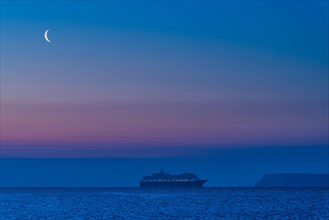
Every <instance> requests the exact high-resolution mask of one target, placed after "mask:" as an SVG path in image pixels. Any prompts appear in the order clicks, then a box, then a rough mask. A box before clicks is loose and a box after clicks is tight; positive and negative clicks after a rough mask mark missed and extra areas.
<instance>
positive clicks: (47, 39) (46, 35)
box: [44, 29, 51, 43]
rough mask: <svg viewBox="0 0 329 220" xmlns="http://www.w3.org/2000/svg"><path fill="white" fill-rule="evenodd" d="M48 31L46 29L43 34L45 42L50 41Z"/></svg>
mask: <svg viewBox="0 0 329 220" xmlns="http://www.w3.org/2000/svg"><path fill="white" fill-rule="evenodd" d="M48 31H49V29H48V30H46V32H45V34H44V36H45V40H46V41H47V42H49V43H51V41H50V40H49V38H48Z"/></svg>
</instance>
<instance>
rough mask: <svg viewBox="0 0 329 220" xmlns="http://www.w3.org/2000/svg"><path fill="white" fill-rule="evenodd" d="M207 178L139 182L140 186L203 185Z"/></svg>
mask: <svg viewBox="0 0 329 220" xmlns="http://www.w3.org/2000/svg"><path fill="white" fill-rule="evenodd" d="M205 182H207V180H196V181H187V182H178V181H176V182H174V181H173V182H150V181H141V182H139V186H140V187H203V184H204V183H205Z"/></svg>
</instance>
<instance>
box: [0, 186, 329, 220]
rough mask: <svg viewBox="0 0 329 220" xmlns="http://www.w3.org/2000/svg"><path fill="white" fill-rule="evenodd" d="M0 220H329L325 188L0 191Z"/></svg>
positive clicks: (327, 190) (328, 190) (12, 189)
mask: <svg viewBox="0 0 329 220" xmlns="http://www.w3.org/2000/svg"><path fill="white" fill-rule="evenodd" d="M0 201H1V209H0V217H1V219H329V188H203V189H140V188H1V198H0Z"/></svg>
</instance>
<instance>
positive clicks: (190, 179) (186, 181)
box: [139, 170, 207, 187]
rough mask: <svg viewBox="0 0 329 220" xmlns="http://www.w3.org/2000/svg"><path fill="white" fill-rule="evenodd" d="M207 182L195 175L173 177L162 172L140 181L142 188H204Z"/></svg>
mask: <svg viewBox="0 0 329 220" xmlns="http://www.w3.org/2000/svg"><path fill="white" fill-rule="evenodd" d="M205 182H207V180H201V179H200V178H198V177H197V176H196V175H195V174H193V173H182V174H177V175H172V174H170V173H165V172H164V170H161V171H160V173H155V174H152V175H148V176H143V177H142V179H141V180H140V181H139V186H140V187H203V184H204V183H205Z"/></svg>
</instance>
